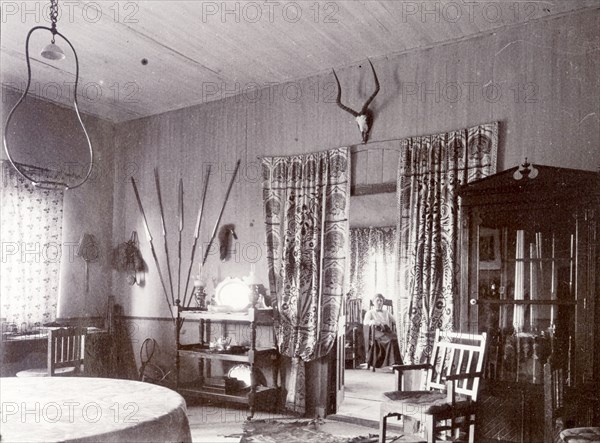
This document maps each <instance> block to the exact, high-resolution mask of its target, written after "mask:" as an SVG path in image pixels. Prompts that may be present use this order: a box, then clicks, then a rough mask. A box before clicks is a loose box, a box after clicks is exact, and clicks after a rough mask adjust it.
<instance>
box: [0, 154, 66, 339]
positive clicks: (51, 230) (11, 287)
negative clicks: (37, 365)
mask: <svg viewBox="0 0 600 443" xmlns="http://www.w3.org/2000/svg"><path fill="white" fill-rule="evenodd" d="M27 169H28V170H27V173H32V174H33V175H34V176H36V178H37V177H41V175H43V176H44V179H55V178H56V177H50V176H51V175H56V174H55V173H52V172H49V171H45V170H40V169H38V168H33V167H27ZM0 202H1V206H2V215H1V220H0V225H1V228H0V229H1V230H0V235H1V239H0V242H1V244H2V260H1V263H0V268H1V269H0V273H1V274H2V278H1V279H0V309H1V313H2V315H1V316H2V318H3V319H4V321H6V322H7V323H8V324H11V326H12V327H16V328H18V329H20V330H28V329H30V328H31V327H32V326H34V325H36V324H43V323H47V322H51V321H54V320H55V319H56V305H57V300H58V282H59V276H60V257H61V240H62V218H63V217H62V214H63V192H62V191H54V190H52V191H51V190H42V189H36V188H34V187H33V186H32V185H31V183H29V182H28V181H27V180H25V179H24V178H22V177H21V176H20V175H19V174H18V173H17V172H16V171H15V170H14V168H12V166H11V165H10V163H8V162H2V183H1V185H0Z"/></svg>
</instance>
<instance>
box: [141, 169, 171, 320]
mask: <svg viewBox="0 0 600 443" xmlns="http://www.w3.org/2000/svg"><path fill="white" fill-rule="evenodd" d="M131 184H132V185H133V191H134V192H135V198H136V200H137V204H138V208H139V209H140V213H141V214H142V219H143V220H144V229H145V230H146V236H147V237H148V242H149V243H150V250H151V251H152V257H153V258H154V263H155V264H156V269H157V270H158V277H159V279H160V283H161V284H162V288H163V291H164V294H165V300H166V301H167V305H169V312H170V313H171V318H174V317H173V311H172V310H171V306H170V304H169V296H168V292H167V286H166V285H165V279H164V278H163V275H162V272H161V271H160V263H159V262H158V257H157V256H156V250H155V249H154V243H153V242H152V235H151V234H150V228H149V227H148V220H147V219H146V213H145V212H144V207H143V206H142V200H141V199H140V194H139V192H138V189H137V186H136V184H135V180H134V178H133V177H131Z"/></svg>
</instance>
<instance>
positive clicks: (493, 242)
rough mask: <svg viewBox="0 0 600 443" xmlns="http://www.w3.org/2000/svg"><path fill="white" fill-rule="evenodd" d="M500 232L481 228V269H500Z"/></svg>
mask: <svg viewBox="0 0 600 443" xmlns="http://www.w3.org/2000/svg"><path fill="white" fill-rule="evenodd" d="M500 267H501V262H500V231H499V230H498V229H490V228H479V269H483V270H494V269H500Z"/></svg>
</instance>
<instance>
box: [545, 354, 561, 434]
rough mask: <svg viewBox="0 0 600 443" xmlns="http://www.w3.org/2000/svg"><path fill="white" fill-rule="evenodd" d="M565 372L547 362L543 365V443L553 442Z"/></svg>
mask: <svg viewBox="0 0 600 443" xmlns="http://www.w3.org/2000/svg"><path fill="white" fill-rule="evenodd" d="M564 396H565V371H564V369H563V368H562V367H559V366H555V365H554V364H553V363H551V361H550V360H549V361H548V362H547V363H545V364H544V442H546V443H548V442H554V439H555V435H554V434H555V428H556V420H557V418H558V417H559V416H560V415H561V413H562V408H563V406H564Z"/></svg>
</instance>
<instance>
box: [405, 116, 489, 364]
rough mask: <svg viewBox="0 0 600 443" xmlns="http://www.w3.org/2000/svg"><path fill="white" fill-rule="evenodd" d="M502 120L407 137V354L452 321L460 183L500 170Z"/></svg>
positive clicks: (418, 355) (421, 351) (420, 356)
mask: <svg viewBox="0 0 600 443" xmlns="http://www.w3.org/2000/svg"><path fill="white" fill-rule="evenodd" d="M497 145H498V124H497V123H492V124H486V125H481V126H475V127H473V128H469V129H462V130H458V131H453V132H448V133H445V134H436V135H431V136H425V137H413V138H408V139H405V140H402V145H401V153H400V163H399V169H398V187H397V189H398V211H399V216H398V220H399V221H398V234H399V238H398V250H399V252H398V274H397V278H398V291H399V307H400V309H398V322H399V325H400V329H399V330H400V334H399V343H400V346H401V350H402V352H403V359H404V362H405V363H407V364H411V363H419V362H423V361H425V360H427V358H428V356H429V354H430V353H431V348H432V344H433V339H434V335H435V330H436V329H441V330H447V331H449V330H451V329H452V327H453V315H454V303H455V300H454V295H455V294H457V293H458V281H457V280H458V279H457V272H458V263H459V258H458V257H457V244H458V233H459V226H460V225H459V220H458V196H457V190H458V186H459V184H460V183H467V182H470V181H473V180H476V179H480V178H483V177H486V176H488V175H491V174H493V173H495V172H496V152H497Z"/></svg>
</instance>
